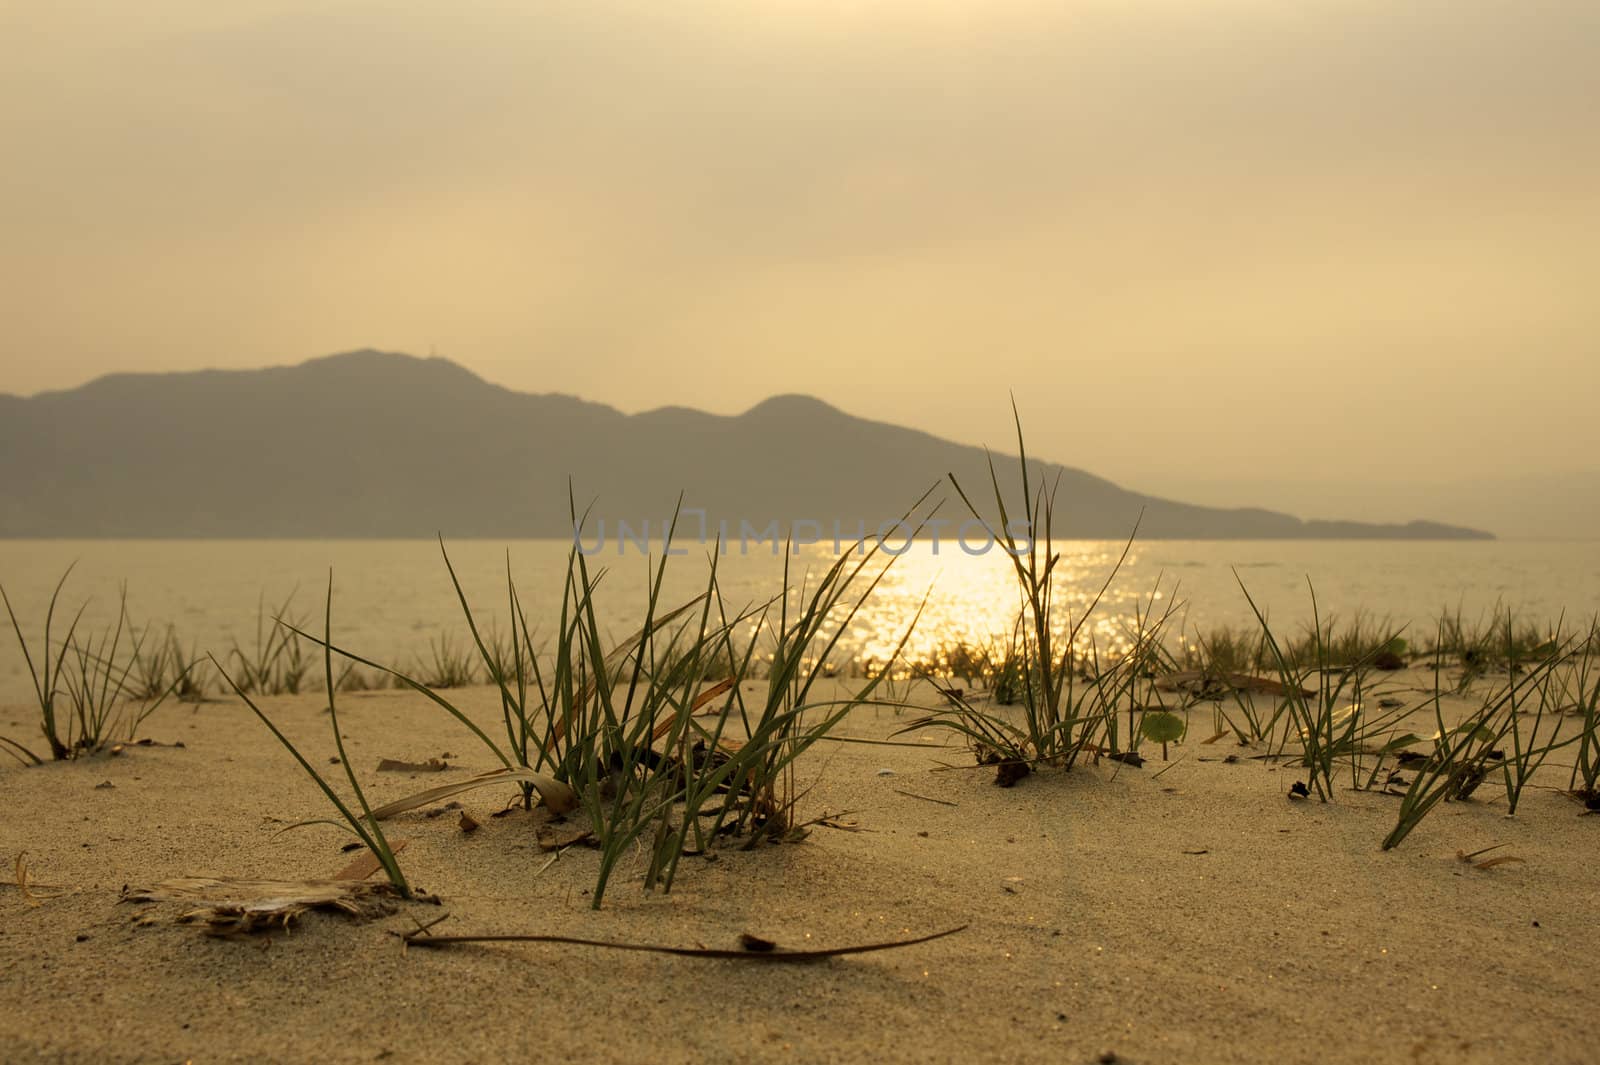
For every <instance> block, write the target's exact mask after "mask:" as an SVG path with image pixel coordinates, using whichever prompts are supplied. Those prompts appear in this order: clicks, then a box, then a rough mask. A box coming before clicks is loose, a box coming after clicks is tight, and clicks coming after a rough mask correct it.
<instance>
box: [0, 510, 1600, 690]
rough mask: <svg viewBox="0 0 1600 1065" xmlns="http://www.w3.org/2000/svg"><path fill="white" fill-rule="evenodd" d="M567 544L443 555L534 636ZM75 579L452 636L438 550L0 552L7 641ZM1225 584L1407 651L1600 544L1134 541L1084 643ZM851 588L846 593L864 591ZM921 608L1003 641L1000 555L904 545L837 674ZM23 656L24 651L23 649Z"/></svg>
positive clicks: (261, 547) (852, 634) (1091, 573)
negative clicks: (327, 602)
mask: <svg viewBox="0 0 1600 1065" xmlns="http://www.w3.org/2000/svg"><path fill="white" fill-rule="evenodd" d="M569 546H570V545H569V544H568V543H567V542H566V541H556V540H527V541H517V542H512V543H510V544H505V543H499V542H493V543H491V542H487V541H461V542H457V543H453V544H451V545H450V552H451V558H452V560H453V561H454V563H455V565H456V570H457V572H458V574H460V576H461V579H462V582H463V584H464V585H465V587H466V589H467V592H468V595H469V598H470V599H471V601H472V603H473V606H474V609H475V610H477V611H479V612H480V616H486V617H488V618H489V619H490V621H491V625H497V626H498V627H500V628H502V629H503V628H504V614H505V599H506V596H505V566H506V558H507V553H508V552H509V556H510V562H511V568H512V572H513V575H514V577H515V579H516V583H517V587H518V591H519V594H520V595H521V598H522V601H523V604H524V609H525V610H526V612H527V614H528V619H529V622H530V624H531V625H534V626H536V627H537V628H539V629H542V630H544V631H553V630H554V627H555V623H556V617H557V612H558V610H559V608H560V596H561V588H562V580H563V575H564V573H565V570H566V563H567V552H568V549H569ZM1057 546H1058V548H1059V549H1060V550H1061V552H1062V560H1061V562H1060V564H1059V565H1058V590H1057V596H1058V601H1059V602H1060V603H1061V604H1063V605H1066V606H1068V607H1069V608H1070V612H1071V614H1072V615H1073V616H1074V617H1076V616H1077V615H1079V614H1081V612H1082V611H1083V609H1084V607H1085V605H1086V604H1087V603H1088V602H1089V601H1090V600H1092V599H1093V597H1094V596H1095V594H1096V593H1097V592H1098V591H1099V589H1100V586H1101V585H1102V584H1103V583H1104V581H1105V580H1106V577H1107V576H1108V575H1109V574H1110V573H1111V570H1112V568H1113V566H1114V565H1115V563H1116V561H1117V558H1118V556H1119V555H1120V554H1121V552H1122V549H1123V545H1122V544H1121V543H1103V542H1073V543H1067V544H1060V545H1057ZM627 550H628V553H627V554H625V555H622V556H620V557H619V555H618V553H617V551H616V548H615V546H614V545H613V546H611V547H608V548H607V550H606V553H605V554H604V555H603V556H600V557H596V558H594V559H592V560H591V561H592V563H594V564H595V565H599V566H603V567H604V568H605V569H606V576H605V578H604V582H603V585H602V588H603V592H602V594H601V595H600V597H599V604H598V605H599V608H600V614H601V620H602V622H603V623H604V624H606V625H608V626H610V627H611V628H612V630H613V632H614V633H615V634H616V636H617V637H619V638H620V637H623V636H626V635H627V634H628V632H630V631H632V630H633V629H634V628H636V626H637V622H638V620H639V618H640V617H641V615H642V612H643V604H644V600H645V591H646V587H647V581H648V578H649V574H650V563H649V562H648V561H647V559H646V558H645V557H643V556H642V555H641V554H639V553H638V552H637V550H636V548H634V547H633V546H632V545H630V546H629V547H628V549H627ZM687 550H688V554H687V555H686V556H685V557H681V558H674V559H672V560H671V563H670V565H669V567H668V577H667V581H666V591H665V598H666V599H667V600H668V601H669V602H670V601H677V600H682V599H686V598H688V597H690V596H692V595H694V594H696V593H697V592H699V591H700V590H702V589H703V587H704V582H705V578H706V574H707V572H708V566H709V562H708V560H707V558H706V549H705V548H701V547H690V548H688V549H687ZM832 557H833V554H832V551H831V545H818V546H816V547H812V548H807V549H805V551H804V553H803V554H801V555H800V556H799V557H795V558H790V559H789V563H790V568H791V574H792V579H793V582H794V583H796V584H798V583H800V581H801V579H802V578H803V576H804V575H805V574H807V573H808V572H809V573H810V574H811V575H812V577H813V578H814V577H815V576H816V575H817V574H819V573H820V572H822V571H823V570H824V569H826V567H827V565H828V564H829V562H830V561H831V559H832ZM74 561H76V563H77V565H76V568H75V569H74V571H73V573H72V576H71V578H70V579H69V581H68V583H67V586H66V590H65V592H64V594H63V607H64V608H68V607H70V608H71V609H72V610H75V609H76V608H77V606H78V605H79V604H80V603H82V602H83V601H85V600H88V602H89V608H88V610H87V612H86V613H85V615H84V624H85V625H87V626H91V627H92V626H99V625H104V624H106V623H107V622H109V621H111V620H113V618H114V614H115V610H116V604H117V600H118V594H119V588H120V587H121V586H122V585H123V584H124V583H125V584H126V587H127V594H128V603H129V610H130V614H131V616H132V618H133V619H134V620H135V622H137V623H139V624H145V623H151V624H156V625H159V626H161V627H162V628H164V627H165V626H166V624H167V623H169V622H170V623H171V624H173V625H175V626H176V628H177V631H178V633H179V635H180V636H181V638H182V640H183V642H184V644H185V645H193V646H195V647H196V648H198V649H199V650H200V651H202V652H203V651H206V650H212V651H214V652H216V653H217V654H218V655H219V657H221V656H222V655H223V653H224V652H226V650H227V649H228V648H229V647H230V646H231V645H232V644H233V642H234V641H235V640H238V641H239V642H241V643H244V644H248V643H250V642H251V641H253V640H254V638H255V628H256V619H257V607H258V604H259V603H260V602H261V600H262V599H263V597H264V598H265V600H266V604H267V608H268V611H269V613H270V611H271V610H273V609H275V608H276V607H277V606H278V605H279V604H280V603H281V602H282V601H283V600H284V599H285V598H288V597H290V596H291V595H292V597H293V598H292V611H293V612H296V613H298V614H300V615H301V616H304V617H312V616H316V618H317V621H316V625H315V627H316V628H318V629H320V611H321V605H322V594H323V589H324V586H325V583H326V581H327V579H328V573H329V570H330V568H331V570H332V572H333V575H334V589H335V594H334V635H335V642H338V643H341V644H344V645H345V646H348V647H350V648H351V649H352V650H354V651H357V652H358V653H361V654H363V655H365V656H366V657H370V658H374V659H376V660H378V661H383V662H386V663H395V664H398V665H408V664H411V663H413V662H414V661H415V660H416V658H417V656H418V655H419V654H423V653H425V652H426V651H427V648H428V645H429V641H430V640H432V639H434V638H436V637H438V636H440V635H447V636H464V634H465V628H464V625H463V622H462V616H461V611H460V607H459V605H458V604H457V602H456V599H455V592H454V589H453V588H452V586H451V584H450V580H449V576H448V573H447V572H446V570H445V567H444V564H443V562H442V560H441V558H440V554H439V547H438V545H437V544H435V543H432V542H428V541H395V540H382V541H353V540H318V541H285V540H273V541H241V540H227V541H152V540H140V541H107V540H88V541H62V540H51V541H20V540H12V541H0V583H3V584H4V586H5V590H6V592H7V594H8V595H9V597H10V599H11V603H12V605H13V606H14V607H15V609H16V612H17V615H18V617H19V619H20V620H21V621H22V623H23V626H24V630H25V631H26V632H27V633H28V635H29V636H30V638H31V639H32V640H34V641H37V639H38V637H39V633H40V629H41V628H42V625H43V619H44V611H45V607H46V604H47V603H48V601H49V597H50V592H51V589H52V588H53V586H54V584H55V581H56V580H57V579H58V578H59V577H60V575H61V573H62V571H63V570H65V568H66V567H67V566H68V564H70V563H72V562H74ZM783 564H784V559H783V558H781V557H774V556H773V554H772V553H771V550H770V548H769V547H768V546H767V545H760V546H759V547H757V548H754V549H753V550H752V552H751V553H750V554H747V555H740V554H737V553H733V554H729V555H726V556H724V557H722V558H721V559H720V560H719V561H718V573H719V577H720V583H721V586H722V593H723V598H724V600H725V601H726V602H727V603H728V605H729V607H730V609H731V608H736V607H741V606H744V605H745V604H748V603H753V602H758V601H762V600H765V599H767V598H769V597H770V596H772V595H774V594H775V593H776V592H777V591H778V590H779V588H780V587H781V586H782V572H783ZM1235 572H1237V574H1238V577H1239V578H1240V579H1242V580H1243V581H1244V583H1245V584H1246V585H1247V586H1248V587H1249V589H1250V592H1251V594H1252V595H1253V596H1254V597H1255V598H1256V601H1257V602H1258V603H1259V604H1260V605H1261V606H1262V607H1263V608H1264V609H1266V610H1267V611H1269V615H1270V618H1271V620H1272V622H1273V624H1274V627H1275V628H1277V627H1278V626H1282V627H1284V628H1285V629H1290V630H1292V629H1294V628H1296V627H1298V626H1300V625H1302V624H1303V623H1305V622H1306V621H1307V620H1308V619H1309V617H1310V609H1311V599H1310V595H1309V593H1308V590H1307V578H1308V577H1309V578H1310V580H1311V581H1312V582H1313V583H1314V585H1315V588H1316V594H1317V602H1318V606H1319V608H1320V609H1321V611H1322V613H1323V615H1324V616H1327V615H1330V614H1332V615H1337V616H1338V617H1340V618H1343V619H1346V620H1348V619H1349V618H1351V617H1352V616H1354V614H1355V613H1357V612H1358V611H1359V612H1364V613H1365V614H1367V615H1369V616H1373V617H1376V618H1389V619H1392V620H1394V621H1395V622H1397V623H1409V624H1410V625H1411V626H1412V628H1411V631H1412V632H1413V633H1416V634H1420V635H1421V636H1422V637H1423V638H1424V639H1425V638H1426V635H1427V633H1428V631H1430V630H1431V627H1432V619H1434V618H1436V617H1437V616H1438V615H1439V614H1440V613H1441V612H1442V611H1444V610H1449V611H1452V612H1454V611H1456V610H1458V609H1459V610H1460V611H1461V612H1462V613H1463V614H1464V615H1465V616H1466V617H1468V618H1469V619H1474V618H1477V617H1478V616H1480V615H1482V614H1483V613H1485V612H1487V611H1489V610H1490V609H1491V608H1492V607H1493V606H1494V605H1495V604H1496V603H1497V602H1498V603H1503V604H1505V605H1506V606H1508V607H1510V608H1512V609H1514V610H1517V611H1519V612H1521V613H1522V614H1524V615H1525V616H1527V617H1529V618H1531V619H1534V620H1548V619H1553V618H1555V617H1557V616H1558V615H1560V614H1562V613H1563V612H1565V614H1566V615H1567V616H1568V617H1569V618H1574V617H1578V616H1582V617H1587V616H1589V615H1591V614H1593V613H1594V612H1595V611H1596V610H1597V609H1600V543H1595V542H1576V543H1548V542H1490V543H1476V542H1462V543H1453V542H1452V543H1408V542H1345V541H1337V542H1333V541H1317V542H1285V541H1203V542H1191V541H1153V542H1149V543H1144V544H1136V545H1135V546H1134V547H1133V549H1132V551H1131V552H1130V553H1129V555H1128V557H1127V560H1126V562H1125V563H1124V565H1123V567H1122V569H1121V571H1120V572H1119V573H1118V575H1117V577H1116V579H1115V580H1114V581H1113V583H1112V585H1111V587H1110V589H1109V591H1108V592H1107V594H1106V596H1105V598H1104V599H1103V601H1102V603H1101V606H1100V608H1099V609H1098V610H1097V611H1096V613H1095V615H1094V617H1093V620H1092V621H1091V624H1090V625H1089V626H1088V627H1086V629H1085V630H1084V632H1085V636H1088V635H1090V634H1092V635H1093V636H1094V638H1095V639H1097V640H1099V641H1101V643H1102V646H1104V645H1106V644H1114V643H1116V642H1117V640H1118V639H1120V638H1121V637H1122V635H1123V634H1124V633H1125V631H1126V627H1127V626H1128V625H1129V624H1130V623H1131V622H1132V619H1133V617H1134V615H1135V611H1136V609H1138V608H1139V607H1140V606H1141V604H1142V605H1144V606H1146V607H1148V605H1149V604H1150V603H1151V602H1152V599H1153V601H1154V603H1155V605H1156V607H1157V609H1158V611H1159V610H1165V608H1166V607H1167V606H1168V605H1169V604H1171V603H1173V602H1174V601H1175V602H1176V603H1177V604H1178V612H1177V614H1176V615H1175V617H1174V620H1173V623H1172V626H1171V631H1172V632H1173V633H1174V634H1175V635H1176V634H1177V633H1179V632H1188V633H1191V634H1192V633H1193V632H1194V631H1195V630H1197V629H1201V630H1203V629H1205V628H1207V627H1210V626H1212V625H1216V624H1247V623H1253V618H1252V615H1251V613H1250V608H1249V605H1248V603H1247V602H1246V600H1245V597H1244V595H1243V594H1242V593H1241V591H1240V588H1239V584H1238V582H1237V581H1236V579H1235ZM863 586H864V585H863ZM924 596H926V597H927V605H926V609H925V610H924V611H923V614H922V619H921V621H920V623H919V624H918V626H917V628H916V630H915V632H914V635H913V637H912V640H911V642H910V644H909V647H910V649H911V653H912V654H913V655H926V654H928V653H929V652H930V651H932V650H933V649H936V648H938V647H939V646H941V645H943V644H947V643H950V642H954V641H968V642H974V643H982V642H984V641H987V640H989V639H991V638H994V637H997V636H1003V635H1004V634H1006V633H1008V632H1009V631H1010V628H1011V625H1012V623H1013V621H1014V620H1015V617H1016V612H1017V605H1018V600H1017V593H1016V590H1015V587H1014V585H1013V583H1012V582H1011V577H1010V560H1009V558H1007V557H1006V556H1005V555H1004V554H1002V553H1000V552H999V551H994V552H991V553H990V554H987V555H984V556H979V557H973V556H969V555H966V554H964V553H963V552H962V551H961V550H960V549H959V548H956V547H954V546H953V545H949V544H941V545H940V547H939V550H938V551H937V552H935V551H934V550H933V548H932V546H931V545H930V544H928V543H918V544H916V545H914V546H912V547H911V548H910V549H909V550H908V551H907V552H906V553H905V554H903V555H901V556H900V557H898V558H896V559H895V560H894V562H893V564H892V565H891V566H890V567H889V569H888V572H887V574H886V575H885V577H884V580H883V582H882V584H881V585H880V586H879V588H878V589H877V591H876V592H875V593H874V595H873V596H872V597H871V599H870V600H869V601H868V604H867V606H866V608H865V609H864V610H863V612H862V614H861V615H860V617H859V618H858V619H857V622H856V623H855V624H854V625H853V626H852V627H851V629H850V631H849V632H847V634H846V638H845V641H844V643H843V644H842V645H841V646H842V648H843V649H844V650H845V651H846V652H847V653H848V655H849V656H850V657H853V658H855V659H856V660H858V661H859V660H862V659H868V658H873V657H877V658H879V659H881V658H883V657H884V656H885V655H886V654H887V653H888V652H889V650H890V649H892V648H893V646H894V645H895V643H896V642H897V641H898V640H899V638H900V636H901V634H902V633H903V632H904V631H905V629H906V627H907V626H908V625H909V624H910V623H911V621H912V619H913V617H914V616H915V615H916V612H917V609H918V607H919V606H920V605H922V603H923V599H924ZM35 646H37V644H36V643H35ZM28 694H29V682H28V679H27V674H26V671H25V667H24V665H23V661H22V656H21V654H20V652H19V651H18V649H17V646H16V641H15V638H14V636H13V634H12V633H11V632H10V631H9V627H8V628H7V629H6V630H4V631H3V632H0V701H4V702H7V703H12V702H20V701H23V700H24V699H25V698H26V697H27V696H28Z"/></svg>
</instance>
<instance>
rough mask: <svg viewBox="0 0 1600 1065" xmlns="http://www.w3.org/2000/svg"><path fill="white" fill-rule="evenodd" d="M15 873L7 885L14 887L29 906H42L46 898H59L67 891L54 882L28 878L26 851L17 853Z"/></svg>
mask: <svg viewBox="0 0 1600 1065" xmlns="http://www.w3.org/2000/svg"><path fill="white" fill-rule="evenodd" d="M15 875H16V880H15V881H14V882H13V883H12V884H10V885H9V886H11V887H15V888H16V889H17V892H18V893H19V894H20V895H21V896H22V898H23V900H24V901H26V902H27V904H28V905H29V906H42V905H43V904H44V903H45V902H47V901H48V900H50V899H55V898H60V897H61V896H62V895H65V894H66V893H67V892H66V889H65V888H61V887H57V886H56V885H54V884H37V883H34V882H33V881H31V880H29V879H28V852H27V851H22V852H21V853H19V854H18V855H17V863H16V868H15ZM41 892H42V893H41Z"/></svg>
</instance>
